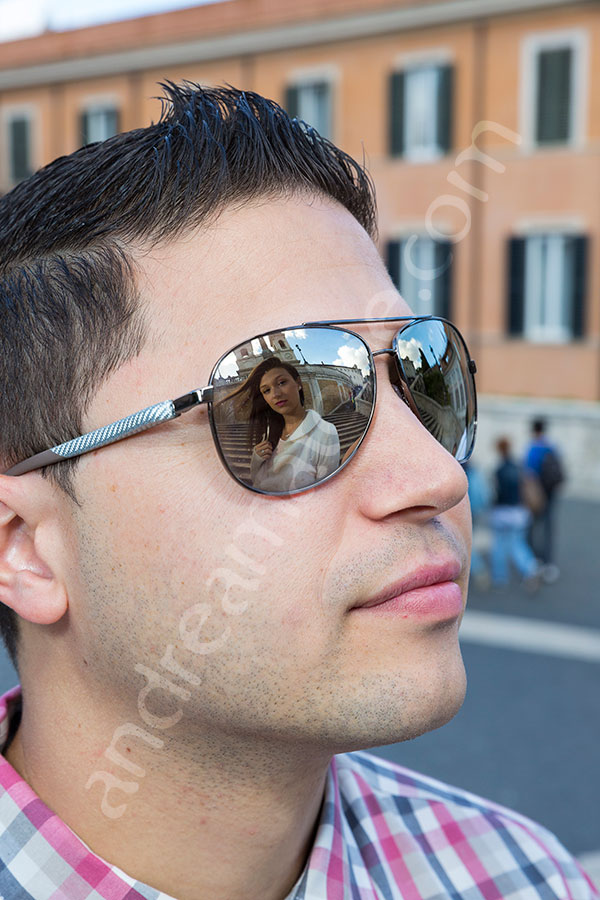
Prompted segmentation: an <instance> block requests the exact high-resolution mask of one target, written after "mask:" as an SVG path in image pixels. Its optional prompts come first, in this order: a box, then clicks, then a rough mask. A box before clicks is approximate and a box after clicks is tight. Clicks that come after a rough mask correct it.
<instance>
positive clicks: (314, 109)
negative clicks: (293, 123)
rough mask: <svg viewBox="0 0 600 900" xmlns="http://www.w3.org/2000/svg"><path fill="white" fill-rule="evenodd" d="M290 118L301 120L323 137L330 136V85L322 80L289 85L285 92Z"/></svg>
mask: <svg viewBox="0 0 600 900" xmlns="http://www.w3.org/2000/svg"><path fill="white" fill-rule="evenodd" d="M285 106H286V109H287V111H288V113H289V115H290V116H292V117H296V118H298V119H302V120H303V121H304V122H306V123H307V125H312V127H313V128H314V129H315V130H316V131H318V132H319V134H321V135H323V137H327V138H331V136H332V102H331V84H330V83H329V82H328V81H324V80H323V79H319V80H314V81H304V82H301V83H298V84H294V85H290V86H289V87H288V88H287V91H286V103H285Z"/></svg>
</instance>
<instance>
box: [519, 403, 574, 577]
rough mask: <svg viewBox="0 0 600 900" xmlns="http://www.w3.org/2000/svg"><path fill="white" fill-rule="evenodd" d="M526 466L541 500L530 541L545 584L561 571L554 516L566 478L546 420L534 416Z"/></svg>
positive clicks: (532, 524)
mask: <svg viewBox="0 0 600 900" xmlns="http://www.w3.org/2000/svg"><path fill="white" fill-rule="evenodd" d="M525 466H526V468H527V471H528V472H529V473H530V477H532V478H534V479H536V480H537V483H538V485H539V488H540V490H541V495H542V497H543V503H542V504H541V505H540V507H539V509H537V510H533V516H532V520H531V526H530V532H529V541H530V544H531V547H532V549H533V551H534V553H535V554H536V556H537V557H538V559H539V560H541V562H542V570H541V575H542V578H543V580H544V581H545V582H546V583H547V584H551V583H553V582H555V581H556V580H557V579H558V577H559V575H560V570H559V568H558V566H557V565H556V559H555V541H554V537H555V516H556V499H557V496H558V489H559V488H560V485H561V484H562V483H563V481H564V480H565V474H564V467H563V463H562V459H561V456H560V453H559V452H558V450H557V448H556V447H555V446H554V445H553V444H552V443H550V441H549V440H548V438H547V436H546V423H545V421H544V420H543V419H534V421H533V422H532V423H531V441H530V443H529V446H528V447H527V451H526V454H525Z"/></svg>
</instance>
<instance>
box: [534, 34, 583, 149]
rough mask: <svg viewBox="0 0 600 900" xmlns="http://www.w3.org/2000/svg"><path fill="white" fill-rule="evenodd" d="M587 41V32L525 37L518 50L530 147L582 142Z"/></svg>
mask: <svg viewBox="0 0 600 900" xmlns="http://www.w3.org/2000/svg"><path fill="white" fill-rule="evenodd" d="M588 44H589V38H588V34H587V32H586V31H585V29H570V30H568V31H554V32H547V33H543V34H533V35H529V36H528V37H527V38H526V39H525V40H524V42H523V48H522V73H523V77H522V82H521V123H520V124H521V134H522V135H523V136H524V139H525V145H526V146H529V147H531V148H535V147H546V146H548V147H552V146H561V145H565V144H567V145H568V144H573V143H581V142H582V141H583V138H584V135H585V120H586V113H587V82H588V68H589V59H588V57H589V51H588Z"/></svg>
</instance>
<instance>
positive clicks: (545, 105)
mask: <svg viewBox="0 0 600 900" xmlns="http://www.w3.org/2000/svg"><path fill="white" fill-rule="evenodd" d="M572 57H573V51H572V50H571V48H569V47H565V48H561V49H558V50H542V51H541V52H540V53H539V55H538V61H537V62H538V65H537V120H536V141H537V143H538V144H553V143H557V142H561V141H563V142H564V141H568V139H569V137H570V115H571V82H572V63H573V59H572Z"/></svg>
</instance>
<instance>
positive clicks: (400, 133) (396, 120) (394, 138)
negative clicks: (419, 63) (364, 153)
mask: <svg viewBox="0 0 600 900" xmlns="http://www.w3.org/2000/svg"><path fill="white" fill-rule="evenodd" d="M389 129H390V154H391V155H392V156H403V155H404V72H392V74H391V75H390V82H389Z"/></svg>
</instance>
